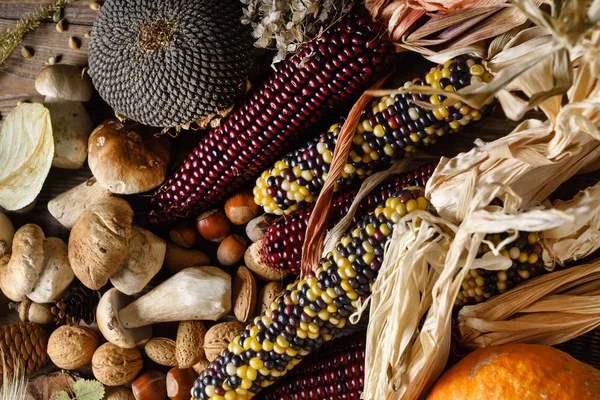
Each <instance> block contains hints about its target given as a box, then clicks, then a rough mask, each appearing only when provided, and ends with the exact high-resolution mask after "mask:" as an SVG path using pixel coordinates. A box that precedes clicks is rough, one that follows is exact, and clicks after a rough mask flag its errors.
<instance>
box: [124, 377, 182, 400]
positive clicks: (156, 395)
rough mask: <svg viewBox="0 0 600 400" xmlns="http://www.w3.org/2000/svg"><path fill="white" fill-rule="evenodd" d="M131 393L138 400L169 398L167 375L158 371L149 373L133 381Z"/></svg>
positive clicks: (162, 399)
mask: <svg viewBox="0 0 600 400" xmlns="http://www.w3.org/2000/svg"><path fill="white" fill-rule="evenodd" d="M131 391H132V392H133V396H134V397H135V399H136V400H164V399H165V397H167V379H166V377H165V374H163V373H162V372H158V371H148V372H146V373H144V374H142V375H140V376H139V377H138V378H137V379H136V380H135V381H133V383H132V384H131ZM188 397H189V392H188Z"/></svg>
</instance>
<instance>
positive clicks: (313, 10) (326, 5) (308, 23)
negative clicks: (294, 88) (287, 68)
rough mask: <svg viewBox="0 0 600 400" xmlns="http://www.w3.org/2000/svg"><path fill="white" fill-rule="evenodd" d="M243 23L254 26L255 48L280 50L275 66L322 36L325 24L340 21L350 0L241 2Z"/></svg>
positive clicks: (248, 0) (348, 8)
mask: <svg viewBox="0 0 600 400" xmlns="http://www.w3.org/2000/svg"><path fill="white" fill-rule="evenodd" d="M241 1H242V3H243V4H244V5H245V7H244V16H243V17H242V23H244V24H250V25H251V26H252V29H253V31H252V36H253V37H254V38H255V39H256V42H254V45H255V46H256V47H259V48H264V49H274V50H277V54H276V56H275V58H274V59H273V64H275V63H277V62H279V61H281V60H283V59H285V57H286V55H287V54H288V53H294V52H295V51H296V49H297V47H298V46H299V45H300V44H302V43H305V42H307V41H310V40H312V39H314V38H315V37H317V36H319V35H320V34H321V33H322V32H323V31H324V30H325V29H326V23H327V22H332V21H335V20H337V19H338V18H340V17H341V16H342V15H343V14H345V13H346V12H348V11H349V10H350V8H351V6H352V5H353V1H351V0H323V1H318V0H241Z"/></svg>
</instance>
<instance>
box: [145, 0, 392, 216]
mask: <svg viewBox="0 0 600 400" xmlns="http://www.w3.org/2000/svg"><path fill="white" fill-rule="evenodd" d="M392 55H393V48H392V46H391V44H390V43H389V41H388V38H387V34H386V33H385V29H384V28H382V27H381V26H380V25H378V24H377V23H376V22H373V21H372V20H371V18H370V16H369V15H368V14H367V13H366V12H364V10H363V11H360V10H358V11H356V12H351V13H349V14H348V15H346V16H345V17H344V18H342V19H341V20H340V21H338V22H337V23H336V24H335V25H334V26H332V27H331V28H330V29H328V30H327V32H325V33H324V34H323V35H321V36H320V37H319V38H318V39H316V40H314V41H312V42H309V43H306V44H305V45H304V46H302V48H300V50H299V51H298V53H297V54H295V55H293V56H292V57H290V58H288V59H287V60H286V61H284V62H281V63H279V64H277V65H276V70H275V72H274V73H273V74H272V75H271V76H270V77H269V78H268V79H267V80H266V81H264V82H263V83H262V84H260V85H258V86H257V87H256V89H254V90H253V91H252V92H251V93H250V94H249V96H248V99H247V100H246V101H245V102H244V103H243V104H241V105H240V106H239V107H238V108H237V109H236V110H235V111H233V112H232V113H231V114H230V116H229V117H228V118H227V120H226V121H225V122H224V123H223V124H222V125H220V126H219V127H217V128H215V129H214V130H212V131H211V132H209V133H208V134H207V135H206V136H205V137H204V138H203V139H202V140H201V141H200V143H199V144H198V146H197V147H196V148H195V149H194V150H193V151H192V152H191V153H190V154H189V155H188V157H187V158H186V159H185V161H184V162H183V163H182V165H181V166H180V167H179V169H178V170H177V171H176V172H175V173H174V174H173V175H172V176H171V178H169V180H168V181H167V182H166V183H165V184H164V185H163V186H162V187H161V188H160V189H159V190H158V191H157V192H156V193H155V194H154V196H153V198H152V200H151V212H150V220H151V221H152V222H171V221H173V220H175V219H178V218H185V217H187V216H190V215H192V213H194V212H197V211H200V210H203V209H206V208H207V207H210V206H213V205H215V204H216V203H218V202H220V201H222V200H223V199H225V197H226V196H227V194H228V193H231V192H232V191H234V190H235V189H237V188H238V187H240V186H241V185H243V184H244V183H247V182H249V181H251V180H252V179H255V178H256V177H257V176H258V175H260V173H261V171H263V170H264V169H265V168H267V167H268V166H269V165H271V164H272V163H273V161H274V160H276V159H277V157H279V156H281V154H283V153H284V152H285V151H286V150H287V149H288V148H289V147H290V145H291V144H292V143H293V140H294V139H295V138H296V136H297V135H299V134H302V133H305V132H306V131H307V130H308V128H310V127H311V126H312V125H314V124H315V123H316V122H318V121H319V120H320V119H321V118H322V117H323V116H324V115H325V114H327V113H328V112H329V111H330V110H332V109H333V108H334V107H336V106H338V105H339V104H340V103H343V102H348V101H352V100H354V99H356V98H357V97H358V96H359V95H360V94H362V92H363V91H364V90H365V89H366V88H367V87H368V86H369V85H370V84H371V83H373V82H374V81H375V80H376V79H378V78H379V77H381V76H383V75H384V74H385V73H386V72H387V70H388V69H389V67H390V66H391V60H392Z"/></svg>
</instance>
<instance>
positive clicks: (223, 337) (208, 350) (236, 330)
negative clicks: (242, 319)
mask: <svg viewBox="0 0 600 400" xmlns="http://www.w3.org/2000/svg"><path fill="white" fill-rule="evenodd" d="M243 330H244V325H242V324H240V323H239V322H221V323H220V324H217V325H215V326H213V327H212V328H210V329H209V330H208V332H206V336H205V337H204V354H205V355H206V358H207V359H208V361H210V362H213V361H214V360H215V359H216V358H217V356H218V355H220V354H221V352H222V351H223V350H225V349H226V348H227V346H229V343H230V342H231V341H232V340H233V339H235V337H236V336H238V335H239V334H240V333H242V331H243Z"/></svg>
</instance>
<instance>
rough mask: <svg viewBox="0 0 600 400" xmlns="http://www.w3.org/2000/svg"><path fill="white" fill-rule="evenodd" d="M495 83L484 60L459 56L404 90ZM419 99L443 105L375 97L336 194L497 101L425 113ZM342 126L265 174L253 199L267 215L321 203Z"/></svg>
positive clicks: (431, 98)
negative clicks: (315, 202)
mask: <svg viewBox="0 0 600 400" xmlns="http://www.w3.org/2000/svg"><path fill="white" fill-rule="evenodd" d="M491 79H492V75H491V74H489V73H488V72H486V71H485V69H484V67H483V65H481V59H477V58H466V57H462V56H461V57H457V58H455V59H453V60H450V61H448V62H446V63H445V64H443V65H438V66H437V67H435V68H432V69H431V70H430V71H429V72H428V73H427V75H426V76H425V78H424V79H419V78H416V79H413V80H412V81H409V82H407V83H406V84H405V85H404V86H405V87H410V86H412V85H430V86H432V87H434V88H436V89H443V90H445V91H448V92H455V91H458V90H460V89H462V88H464V87H465V86H468V85H470V84H472V83H476V82H481V81H485V82H488V81H490V80H491ZM416 100H420V101H422V102H429V103H431V104H433V105H436V106H437V105H440V104H441V102H442V101H444V100H445V98H444V97H443V96H439V95H432V96H429V95H425V94H411V93H405V94H397V95H395V96H393V97H391V96H384V97H382V98H379V99H375V100H374V101H373V102H372V103H371V105H370V106H368V107H367V108H366V109H365V110H364V111H363V115H362V117H361V119H360V122H359V124H358V127H357V128H356V132H355V135H354V138H353V147H352V149H351V150H350V154H349V156H348V160H347V161H346V165H345V166H344V170H343V172H342V176H341V177H340V178H339V179H338V180H337V181H336V186H335V190H344V189H346V188H347V187H349V186H352V185H355V184H356V183H357V182H360V181H362V180H364V179H365V178H367V177H368V176H369V175H371V174H373V173H374V172H377V171H381V170H384V169H387V168H389V167H390V166H391V165H392V164H393V163H394V162H395V161H396V160H398V159H401V158H402V157H404V156H405V154H407V153H414V152H415V151H416V150H417V148H418V147H420V146H427V145H430V144H432V143H435V142H436V141H437V138H438V136H443V135H445V134H446V133H454V132H457V131H458V130H459V129H461V128H462V127H463V126H465V125H467V124H469V123H470V122H471V121H478V120H480V119H481V117H482V115H486V114H489V113H490V112H491V111H492V104H493V102H494V99H493V98H491V99H490V100H489V103H488V104H487V105H485V106H483V107H482V108H481V110H475V109H472V108H471V107H469V106H468V105H466V104H463V103H462V102H460V101H459V102H457V103H456V104H454V105H453V106H450V107H438V108H435V109H433V110H426V109H424V108H422V107H419V106H418V105H417V104H415V101H416ZM341 126H342V123H339V124H335V125H333V126H331V128H329V131H328V132H326V133H325V134H323V135H321V136H320V137H318V138H316V139H315V140H313V141H311V142H309V143H308V144H307V145H306V146H304V147H302V148H300V149H298V150H295V151H293V152H291V153H289V154H288V155H287V156H286V157H285V158H283V159H282V160H279V161H277V162H276V163H275V165H274V166H273V167H272V168H270V169H269V170H266V171H264V172H263V173H262V175H261V176H260V177H259V178H258V180H257V181H256V185H255V187H254V201H255V202H256V204H258V205H261V206H263V207H264V209H265V212H267V213H273V214H289V213H291V212H293V211H295V210H297V209H299V208H303V207H306V205H307V204H310V203H312V202H313V201H315V200H316V199H317V197H318V196H319V193H320V192H321V188H322V187H323V184H324V182H325V180H326V179H327V174H328V173H329V166H330V165H331V161H332V158H333V151H334V149H335V145H336V142H337V137H338V134H339V132H340V130H341Z"/></svg>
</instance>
